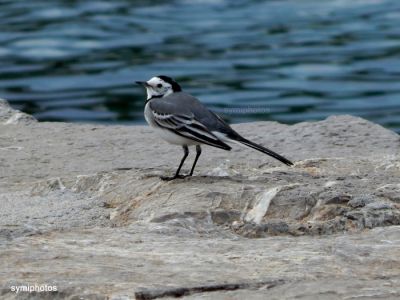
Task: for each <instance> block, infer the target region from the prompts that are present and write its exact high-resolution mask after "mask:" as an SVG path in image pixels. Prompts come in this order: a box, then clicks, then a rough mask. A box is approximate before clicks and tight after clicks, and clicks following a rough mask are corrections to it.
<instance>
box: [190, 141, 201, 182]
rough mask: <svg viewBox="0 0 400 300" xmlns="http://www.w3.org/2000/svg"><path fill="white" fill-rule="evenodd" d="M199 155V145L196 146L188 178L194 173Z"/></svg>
mask: <svg viewBox="0 0 400 300" xmlns="http://www.w3.org/2000/svg"><path fill="white" fill-rule="evenodd" d="M200 154H201V147H200V145H196V157H195V159H194V162H193V166H192V169H191V170H190V174H189V176H192V175H193V171H194V168H195V167H196V164H197V160H198V159H199V157H200Z"/></svg>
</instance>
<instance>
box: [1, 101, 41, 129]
mask: <svg viewBox="0 0 400 300" xmlns="http://www.w3.org/2000/svg"><path fill="white" fill-rule="evenodd" d="M32 122H37V121H36V119H35V118H34V117H32V116H31V115H28V114H26V113H23V112H20V111H18V110H15V109H12V108H11V106H10V105H9V104H8V103H7V101H5V100H4V99H0V124H5V125H14V124H25V125H29V124H31V123H32Z"/></svg>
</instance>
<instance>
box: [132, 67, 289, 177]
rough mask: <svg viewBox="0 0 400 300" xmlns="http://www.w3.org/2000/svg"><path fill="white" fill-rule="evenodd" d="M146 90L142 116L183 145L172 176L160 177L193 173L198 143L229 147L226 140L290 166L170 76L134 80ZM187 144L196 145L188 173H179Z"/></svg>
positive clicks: (161, 132) (197, 156) (159, 130)
mask: <svg viewBox="0 0 400 300" xmlns="http://www.w3.org/2000/svg"><path fill="white" fill-rule="evenodd" d="M136 83H137V84H139V85H141V86H143V87H144V88H145V89H146V92H147V98H146V101H145V105H144V117H145V119H146V121H147V123H148V124H149V125H150V126H151V127H153V128H155V129H156V131H157V132H158V133H159V135H160V137H161V138H162V139H164V140H165V141H167V142H168V143H170V144H174V145H179V146H182V148H183V152H184V155H183V157H182V159H181V161H180V163H179V166H178V169H177V170H176V172H175V175H174V176H170V177H168V176H161V177H160V178H161V179H162V180H167V181H168V180H174V179H178V178H185V177H188V176H192V175H193V172H194V169H195V167H196V164H197V161H198V159H199V157H200V155H201V150H202V149H201V145H208V146H212V147H216V148H220V149H223V150H227V151H229V150H231V149H232V147H231V146H230V145H229V144H232V143H236V144H242V145H245V146H248V147H251V148H253V149H255V150H258V151H260V152H262V153H264V154H267V155H269V156H271V157H273V158H275V159H277V160H279V161H280V162H282V163H284V164H286V165H288V166H292V165H293V163H292V162H291V161H290V160H288V159H287V158H285V157H283V156H281V155H279V154H278V153H275V152H274V151H272V150H269V149H267V148H265V147H263V146H261V145H258V144H256V143H254V142H252V141H250V140H248V139H246V138H244V137H242V136H241V135H240V134H239V133H237V132H236V131H235V130H233V129H232V128H231V126H229V125H228V124H227V123H226V122H225V121H224V120H223V119H222V117H221V116H219V115H218V114H216V113H215V112H213V111H211V110H209V109H208V108H207V107H206V106H205V105H204V104H202V103H201V102H200V100H198V99H197V98H195V97H194V96H192V95H190V94H188V93H185V92H183V91H182V88H181V86H180V85H179V84H178V83H177V82H176V81H175V80H174V79H172V78H171V77H168V76H165V75H159V76H155V77H152V78H151V79H149V80H148V81H136ZM189 146H195V147H196V157H195V159H194V162H193V165H192V168H191V170H190V173H189V174H188V175H181V174H180V171H181V168H182V165H183V163H184V162H185V160H186V158H187V156H188V155H189Z"/></svg>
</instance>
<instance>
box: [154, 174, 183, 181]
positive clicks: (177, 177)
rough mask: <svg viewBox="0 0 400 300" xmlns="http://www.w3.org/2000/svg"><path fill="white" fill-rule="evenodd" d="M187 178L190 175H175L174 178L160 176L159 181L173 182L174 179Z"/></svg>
mask: <svg viewBox="0 0 400 300" xmlns="http://www.w3.org/2000/svg"><path fill="white" fill-rule="evenodd" d="M189 176H190V175H175V176H171V177H168V176H160V179H161V180H163V181H171V180H174V179H184V178H186V177H189Z"/></svg>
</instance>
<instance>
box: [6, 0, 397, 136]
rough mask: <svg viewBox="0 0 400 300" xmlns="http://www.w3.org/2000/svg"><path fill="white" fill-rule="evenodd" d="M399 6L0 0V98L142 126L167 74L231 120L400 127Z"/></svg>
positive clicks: (334, 1) (60, 116)
mask: <svg viewBox="0 0 400 300" xmlns="http://www.w3.org/2000/svg"><path fill="white" fill-rule="evenodd" d="M399 59H400V1H398V0H351V1H350V0H330V1H320V0H318V1H317V0H310V1H307V0H288V1H256V0H254V1H252V0H238V1H228V0H215V1H212V0H209V1H206V0H203V1H200V0H192V1H189V0H186V1H184V0H181V1H61V0H52V1H50V0H49V1H44V0H35V1H18V0H14V1H1V0H0V74H1V76H0V97H2V98H6V99H8V100H9V101H11V103H12V105H13V106H14V107H17V108H19V109H22V110H24V111H26V112H29V113H32V114H34V115H35V116H36V117H37V118H39V119H40V120H59V121H84V122H109V123H115V122H124V123H129V122H132V123H143V122H144V119H143V114H142V111H143V102H144V91H142V90H141V88H140V87H138V86H134V85H133V82H134V80H142V79H148V78H150V77H152V76H153V75H158V74H164V75H170V76H173V77H175V78H176V79H177V80H178V81H179V82H180V83H181V85H182V86H183V87H184V89H185V90H186V91H188V92H191V93H193V94H194V95H196V96H198V97H199V98H200V99H201V100H202V101H203V102H204V103H206V104H207V106H209V107H210V108H213V109H214V110H216V111H218V112H220V113H222V114H223V115H224V116H225V117H226V118H228V119H229V120H230V121H232V122H241V121H249V120H277V121H280V122H286V123H293V122H298V121H303V120H318V119H322V118H325V117H327V116H329V115H331V114H344V113H349V114H354V115H359V116H362V117H365V118H367V119H370V120H372V121H375V122H379V123H381V124H383V125H385V126H387V127H390V128H393V129H395V130H396V131H398V132H400V81H399V80H400V60H399Z"/></svg>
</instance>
